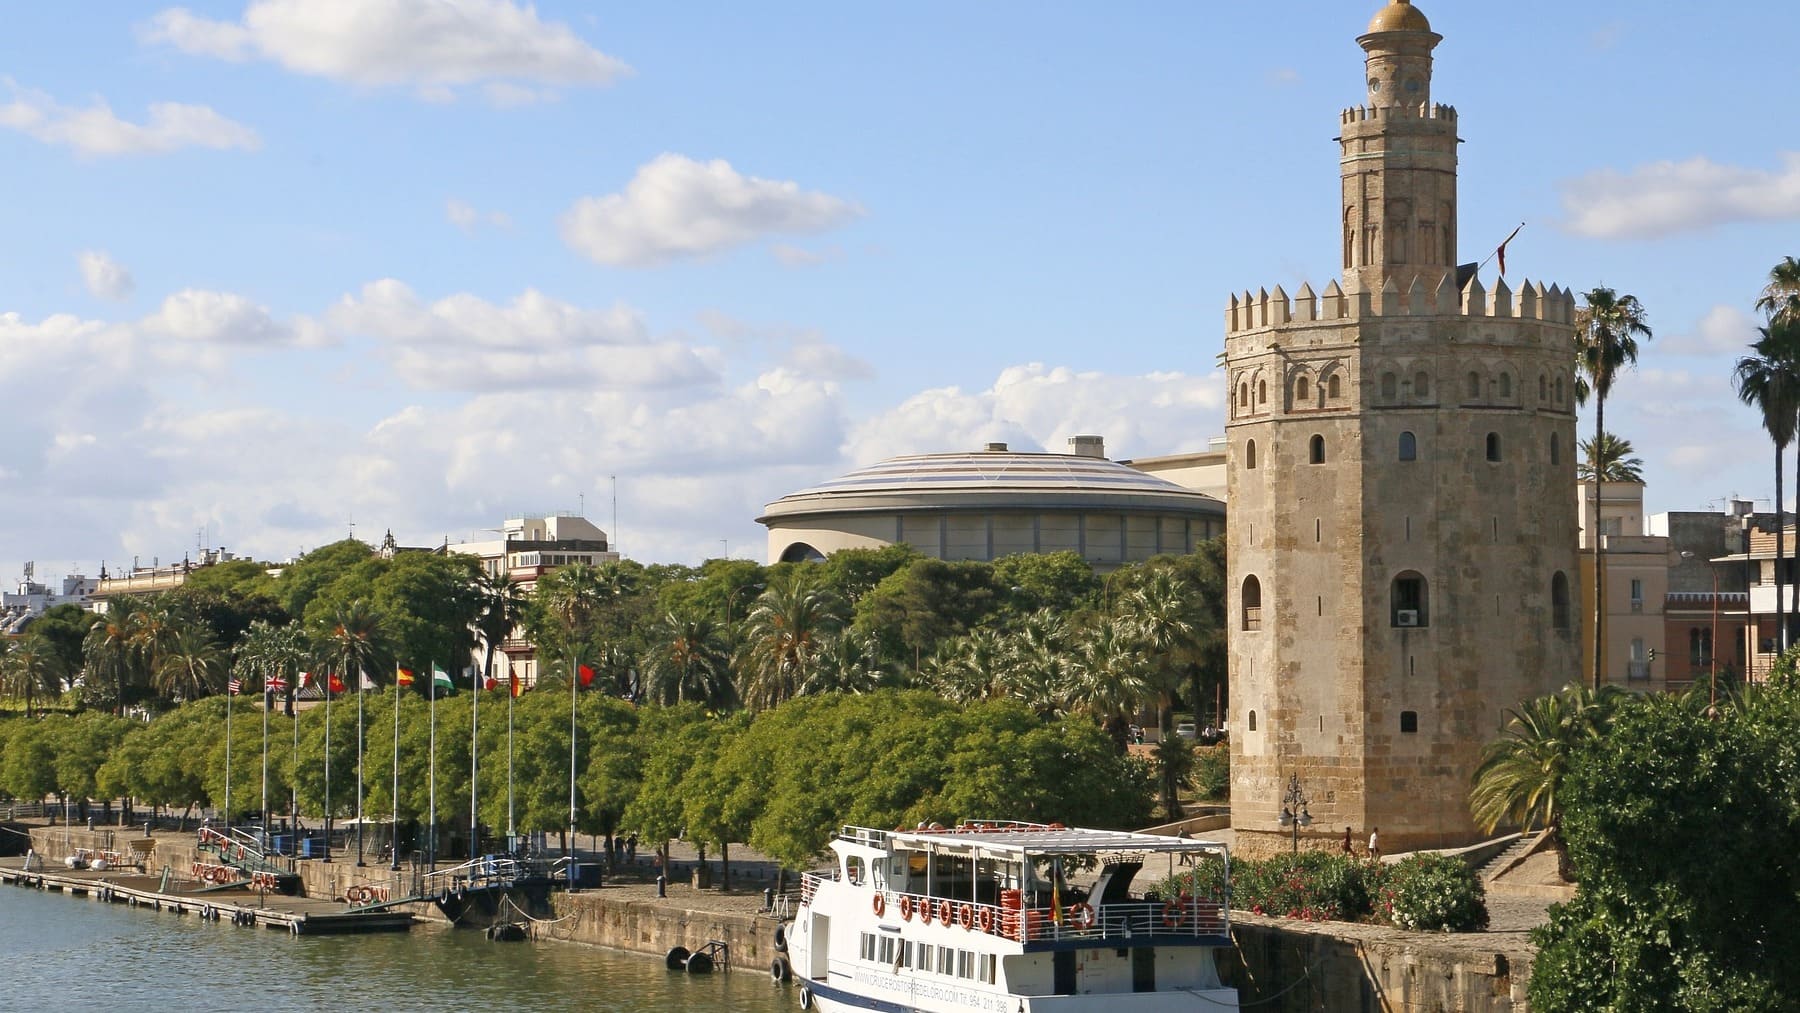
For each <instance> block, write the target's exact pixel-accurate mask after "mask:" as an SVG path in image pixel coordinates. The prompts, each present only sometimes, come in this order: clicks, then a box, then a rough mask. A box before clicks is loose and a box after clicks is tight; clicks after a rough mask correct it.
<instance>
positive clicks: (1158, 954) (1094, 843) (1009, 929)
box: [787, 822, 1238, 1013]
mask: <svg viewBox="0 0 1800 1013" xmlns="http://www.w3.org/2000/svg"><path fill="white" fill-rule="evenodd" d="M831 850H832V851H833V852H835V853H836V859H837V862H836V867H835V868H834V869H832V870H831V871H830V872H828V873H825V872H821V873H814V874H808V875H807V876H806V877H805V878H804V879H803V880H802V884H801V901H800V906H799V908H798V910H797V912H796V914H795V917H794V923H793V926H792V927H791V928H790V929H789V930H788V933H787V948H788V959H789V961H790V963H791V965H792V968H793V976H794V982H795V984H796V985H797V986H799V996H800V1007H801V1008H802V1009H810V1008H812V1007H813V1006H815V1005H816V1006H817V1007H818V1008H819V1009H821V1010H827V1011H835V1010H884V1011H893V1013H915V1011H917V1013H953V1011H963V1010H991V1011H994V1013H1085V1011H1105V1013H1160V1011H1164V1010H1182V1011H1194V1010H1202V1011H1204V1010H1214V1009H1236V1008H1237V1006H1238V998H1237V990H1236V989H1233V988H1228V987H1226V986H1224V985H1222V984H1221V983H1220V981H1219V968H1218V958H1217V954H1218V952H1219V951H1221V950H1227V949H1229V948H1230V947H1231V946H1232V942H1231V935H1230V912H1229V910H1228V908H1227V906H1226V905H1224V904H1222V903H1218V902H1216V901H1213V900H1211V899H1200V898H1194V897H1147V896H1145V895H1144V894H1143V893H1142V892H1139V893H1135V894H1134V893H1132V892H1131V883H1132V879H1133V878H1134V877H1135V876H1136V875H1137V874H1138V873H1139V872H1140V871H1142V870H1145V867H1146V865H1148V866H1149V870H1148V871H1149V873H1150V874H1152V875H1158V876H1160V875H1167V874H1173V873H1175V872H1179V871H1181V868H1182V866H1184V865H1188V864H1191V863H1193V862H1195V861H1198V860H1200V859H1202V858H1204V857H1208V856H1216V857H1218V858H1220V859H1221V860H1225V861H1227V862H1229V859H1228V857H1227V855H1226V849H1225V846H1224V845H1223V844H1219V843H1215V842H1210V841H1199V840H1188V839H1184V838H1177V837H1162V836H1158V835H1154V834H1138V833H1126V832H1122V831H1115V830H1083V829H1079V828H1075V827H1064V826H1062V825H1060V824H1050V825H1047V826H1046V825H1044V824H1038V823H1014V822H970V823H964V824H962V825H960V826H957V827H953V828H948V829H946V828H943V827H939V826H935V825H934V826H932V827H926V828H921V829H918V830H891V831H890V830H869V829H865V828H861V827H846V828H844V830H843V831H842V832H841V833H840V834H839V835H838V836H837V838H836V839H835V840H834V841H832V842H831ZM1159 867H1164V868H1159ZM1227 870H1229V865H1227Z"/></svg>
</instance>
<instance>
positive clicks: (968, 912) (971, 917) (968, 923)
mask: <svg viewBox="0 0 1800 1013" xmlns="http://www.w3.org/2000/svg"><path fill="white" fill-rule="evenodd" d="M956 923H957V924H958V925H961V926H962V927H963V928H965V929H969V928H974V927H975V909H974V908H972V907H970V906H969V905H967V904H964V905H963V906H962V907H959V908H957V909H956Z"/></svg>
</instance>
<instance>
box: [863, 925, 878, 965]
mask: <svg viewBox="0 0 1800 1013" xmlns="http://www.w3.org/2000/svg"><path fill="white" fill-rule="evenodd" d="M861 953H862V958H863V959H864V960H874V959H875V933H873V932H864V933H863V934H862V950H861Z"/></svg>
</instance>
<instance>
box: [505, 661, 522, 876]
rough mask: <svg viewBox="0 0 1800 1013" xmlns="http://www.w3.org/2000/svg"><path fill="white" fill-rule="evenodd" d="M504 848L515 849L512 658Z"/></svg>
mask: <svg viewBox="0 0 1800 1013" xmlns="http://www.w3.org/2000/svg"><path fill="white" fill-rule="evenodd" d="M506 675H507V679H506V849H507V850H508V851H517V850H518V847H517V843H518V842H517V841H516V840H515V837H516V835H517V833H518V831H517V829H516V828H515V827H514V826H513V698H514V697H516V696H518V695H519V677H518V676H517V675H516V674H514V672H513V670H512V659H511V658H507V659H506Z"/></svg>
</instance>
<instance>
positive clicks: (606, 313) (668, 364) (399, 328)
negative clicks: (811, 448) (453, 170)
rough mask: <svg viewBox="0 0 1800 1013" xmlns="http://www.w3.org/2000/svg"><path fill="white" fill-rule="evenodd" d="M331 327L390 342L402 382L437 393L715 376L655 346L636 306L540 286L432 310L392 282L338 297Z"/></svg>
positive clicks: (713, 370)
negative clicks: (499, 299) (583, 300)
mask: <svg viewBox="0 0 1800 1013" xmlns="http://www.w3.org/2000/svg"><path fill="white" fill-rule="evenodd" d="M327 320H328V321H329V323H330V325H331V327H332V328H333V329H335V330H336V331H338V332H341V333H344V334H346V335H357V336H363V337H371V338H376V339H378V340H380V341H382V342H384V344H385V345H386V354H387V355H388V357H389V359H390V361H391V363H392V365H393V367H394V369H395V371H396V372H397V373H398V374H399V375H400V376H401V378H403V379H404V380H406V382H408V383H410V384H413V385H414V386H418V387H425V388H431V389H440V390H489V391H491V390H519V389H528V388H530V389H554V388H567V387H594V386H599V387H615V388H659V387H672V386H683V385H689V384H695V383H705V382H709V381H711V380H713V379H714V378H716V375H717V367H716V364H715V363H713V362H710V361H709V355H708V353H707V352H706V350H704V349H695V348H690V347H688V346H685V345H681V344H678V343H675V342H671V341H658V340H654V339H652V338H651V336H650V334H649V331H648V328H647V327H646V326H645V323H644V320H643V317H642V315H641V314H639V313H638V311H637V310H635V309H632V308H631V307H630V306H627V305H625V304H623V303H616V304H614V305H613V306H612V307H611V308H609V309H600V310H595V309H586V308H583V307H579V306H575V305H572V304H570V303H566V302H563V301H561V300H558V299H552V298H550V297H549V296H547V295H545V294H544V293H542V292H539V291H537V290H535V289H527V290H526V291H525V292H524V293H523V294H521V295H519V296H518V297H517V298H515V299H514V300H513V301H512V302H511V303H509V304H507V305H505V306H501V305H498V304H495V303H492V302H489V301H487V300H485V299H482V298H480V297H478V296H473V295H469V294H467V293H459V294H457V295H452V296H448V297H446V298H443V299H440V300H438V301H436V302H434V303H430V304H427V303H425V302H424V301H422V300H421V299H419V297H418V295H417V294H416V293H414V292H413V290H412V289H411V288H409V287H408V286H407V285H405V284H404V283H402V282H399V281H395V280H393V279H391V278H389V279H384V280H382V281H376V282H371V283H369V284H367V285H365V286H363V288H362V291H361V292H360V293H358V294H356V295H347V296H345V297H344V298H343V299H341V300H339V302H338V304H337V305H336V306H334V307H333V308H332V309H331V311H330V312H329V313H328V314H327Z"/></svg>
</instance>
